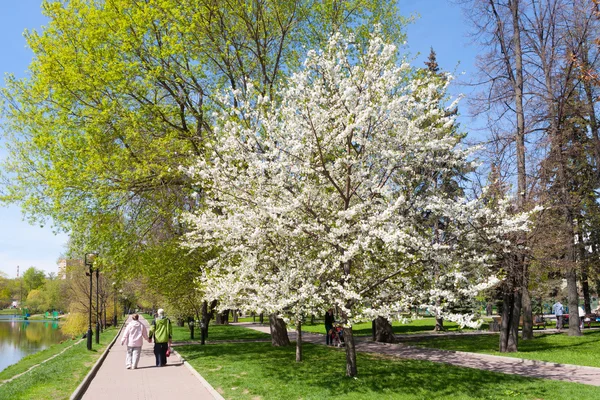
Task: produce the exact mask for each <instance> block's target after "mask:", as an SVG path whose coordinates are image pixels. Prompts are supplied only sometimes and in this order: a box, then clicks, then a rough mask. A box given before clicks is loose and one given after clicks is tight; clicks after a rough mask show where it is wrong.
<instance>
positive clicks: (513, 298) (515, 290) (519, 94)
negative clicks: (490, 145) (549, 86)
mask: <svg viewBox="0 0 600 400" xmlns="http://www.w3.org/2000/svg"><path fill="white" fill-rule="evenodd" d="M489 4H490V6H491V11H492V13H493V14H494V18H495V20H496V33H495V36H496V40H497V42H498V44H499V45H500V48H501V52H502V62H503V63H504V64H505V68H506V76H507V77H508V79H509V81H510V82H511V84H512V89H513V92H512V94H513V95H514V101H515V116H516V132H515V144H516V156H517V212H522V211H523V209H524V206H525V201H526V198H527V193H526V190H527V181H526V177H527V175H526V169H525V113H524V109H523V49H522V47H521V24H520V7H519V6H520V0H509V1H508V7H509V8H510V14H511V20H510V22H511V23H512V38H511V39H510V42H512V47H510V45H509V41H508V40H507V37H506V34H505V32H506V30H505V28H504V25H505V21H504V20H503V18H502V16H501V15H500V14H499V13H498V10H497V9H496V6H497V1H496V0H489ZM509 47H510V50H512V51H510V50H509ZM511 53H512V58H511ZM513 61H514V64H513ZM519 240H520V241H522V240H525V237H524V235H523V236H522V237H520V238H519ZM514 261H515V265H513V266H512V268H510V269H509V270H508V274H507V275H508V276H507V278H506V279H507V281H509V282H510V283H509V289H510V290H511V292H512V293H505V295H504V298H505V301H506V300H508V303H505V304H504V308H503V315H502V327H501V329H500V332H501V333H500V351H501V352H513V351H517V344H518V332H519V316H520V314H521V296H522V295H521V293H522V290H523V289H524V287H522V286H518V287H517V286H512V285H513V284H520V285H523V283H524V281H526V280H524V279H522V277H523V274H524V273H525V271H526V269H525V265H524V264H523V261H524V258H523V257H517V258H516V260H514ZM515 314H516V315H515ZM515 321H516V322H515Z"/></svg>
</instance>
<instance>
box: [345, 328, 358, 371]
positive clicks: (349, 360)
mask: <svg viewBox="0 0 600 400" xmlns="http://www.w3.org/2000/svg"><path fill="white" fill-rule="evenodd" d="M344 341H345V343H346V376H348V377H355V376H357V375H358V369H357V368H356V347H355V345H354V335H353V334H352V328H350V327H348V328H344Z"/></svg>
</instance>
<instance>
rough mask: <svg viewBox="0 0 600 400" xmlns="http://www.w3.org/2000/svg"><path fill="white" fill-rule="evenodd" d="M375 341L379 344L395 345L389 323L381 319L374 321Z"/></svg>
mask: <svg viewBox="0 0 600 400" xmlns="http://www.w3.org/2000/svg"><path fill="white" fill-rule="evenodd" d="M375 328H376V329H375V341H376V342H380V343H396V342H397V340H396V336H394V330H393V329H392V325H391V324H390V322H389V321H388V320H387V319H385V318H383V317H377V319H375Z"/></svg>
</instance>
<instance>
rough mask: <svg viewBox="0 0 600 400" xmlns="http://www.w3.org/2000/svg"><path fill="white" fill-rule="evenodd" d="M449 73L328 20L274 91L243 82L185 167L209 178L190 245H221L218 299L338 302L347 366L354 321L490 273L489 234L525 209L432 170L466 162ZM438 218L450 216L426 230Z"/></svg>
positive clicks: (464, 289)
mask: <svg viewBox="0 0 600 400" xmlns="http://www.w3.org/2000/svg"><path fill="white" fill-rule="evenodd" d="M447 83H448V81H447V80H440V79H439V77H438V78H435V79H434V78H433V77H431V76H428V75H415V74H413V71H412V69H411V68H410V66H409V65H408V64H406V63H402V64H401V65H398V62H397V49H396V48H395V47H394V46H392V45H387V44H385V43H383V41H382V39H381V38H380V37H379V36H378V35H377V34H373V35H372V36H371V38H370V40H369V42H368V43H366V44H361V43H356V42H354V41H353V38H352V37H350V38H345V37H343V36H342V35H340V34H336V35H333V36H332V37H331V39H330V41H329V43H328V45H327V47H326V49H324V50H323V51H313V52H310V53H309V56H308V58H307V60H306V62H305V64H304V68H303V70H302V71H300V72H298V73H296V74H295V75H293V76H292V77H291V78H290V80H289V83H288V85H287V88H286V89H285V90H284V91H283V92H282V93H281V102H280V103H278V104H277V105H273V104H269V103H267V102H265V101H264V100H263V99H262V98H260V97H259V96H256V97H254V98H248V97H246V98H238V99H237V100H238V101H237V104H238V107H237V108H235V109H233V110H228V111H227V112H224V113H223V115H221V116H220V121H221V125H220V129H219V131H218V135H217V136H216V137H215V141H214V151H213V154H212V157H211V158H210V159H208V160H200V161H199V162H198V164H197V166H196V167H194V168H192V169H191V170H190V171H189V172H190V174H192V175H194V176H196V178H197V179H198V180H201V181H202V182H203V185H204V186H205V187H207V186H206V185H207V183H208V190H207V192H206V193H205V195H204V196H203V198H202V199H203V201H206V202H207V204H206V205H207V207H206V208H205V211H203V212H201V213H199V214H196V215H189V216H188V220H189V223H190V226H191V227H192V231H191V232H190V234H189V235H188V236H187V239H186V245H187V246H189V247H191V248H195V247H202V246H208V245H217V246H219V247H220V250H221V251H220V256H219V258H217V259H215V260H214V261H213V263H212V265H211V268H210V269H208V270H207V271H206V273H205V276H204V282H203V285H204V287H206V288H208V289H207V290H208V291H209V292H210V293H211V294H212V296H214V297H216V298H219V299H220V301H222V302H223V304H225V305H227V306H229V305H232V306H236V307H247V308H252V309H255V310H256V309H260V310H264V311H266V312H277V313H280V314H286V315H287V316H288V317H290V318H292V319H294V320H296V321H298V320H300V319H301V318H302V315H305V314H307V313H311V312H315V310H323V309H324V308H326V307H328V306H329V305H335V306H337V307H338V309H339V310H341V313H342V316H343V318H344V320H345V322H346V361H347V365H346V373H347V375H348V376H356V374H357V367H356V354H355V347H354V339H353V336H352V328H351V327H352V322H353V321H356V320H361V319H364V318H375V317H377V316H382V317H385V318H387V319H393V318H394V317H397V316H399V313H400V312H402V311H405V310H407V309H408V308H409V307H411V306H413V305H419V304H423V303H428V302H427V299H428V298H429V297H431V298H435V296H439V295H442V296H445V298H446V299H450V300H449V301H451V299H452V296H451V290H450V288H456V290H460V291H461V293H462V294H465V293H468V294H471V295H472V294H474V293H476V291H477V289H478V288H480V287H483V286H485V285H486V284H489V273H488V271H487V267H488V264H489V262H490V261H491V260H492V258H493V257H492V256H493V255H492V252H491V251H490V244H492V243H493V244H495V245H498V246H499V248H502V247H503V246H508V245H509V243H505V242H503V238H504V237H505V236H504V235H505V234H506V233H508V232H512V231H515V230H518V229H525V227H526V218H525V217H523V216H521V217H519V218H515V219H513V220H508V219H506V218H504V211H506V208H507V207H504V208H501V207H499V209H501V211H500V212H496V214H492V213H491V212H490V211H489V210H488V209H487V208H486V207H485V206H484V204H483V203H482V202H481V201H478V200H472V201H467V200H465V199H462V198H455V197H456V196H454V197H453V196H449V195H448V192H447V191H445V190H443V189H442V188H440V186H439V185H438V184H436V182H438V180H439V179H440V177H443V176H444V175H448V174H452V173H454V172H453V171H461V170H462V171H464V170H467V169H468V168H467V167H468V166H469V161H468V160H467V157H468V156H469V151H468V150H467V149H464V148H461V147H460V143H459V142H460V137H459V136H458V135H456V134H454V133H453V130H452V129H450V127H452V126H453V125H454V116H453V115H451V113H447V112H446V111H445V110H444V109H442V108H441V107H440V101H439V99H440V95H439V93H440V91H441V92H443V91H444V89H445V86H446V85H447ZM234 95H237V94H234ZM451 107H452V106H451ZM433 218H435V219H437V220H439V219H443V220H444V221H446V223H445V226H444V227H441V228H440V227H438V229H436V232H435V233H434V232H433V229H432V224H431V221H432V220H433ZM436 235H437V238H435V240H434V236H436ZM442 281H443V285H439V284H438V283H439V282H442ZM442 290H443V292H441V291H442ZM465 323H466V322H465Z"/></svg>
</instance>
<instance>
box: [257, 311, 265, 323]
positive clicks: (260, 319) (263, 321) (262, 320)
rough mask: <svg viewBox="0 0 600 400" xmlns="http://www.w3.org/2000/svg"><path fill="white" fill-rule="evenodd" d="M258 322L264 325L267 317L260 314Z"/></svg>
mask: <svg viewBox="0 0 600 400" xmlns="http://www.w3.org/2000/svg"><path fill="white" fill-rule="evenodd" d="M258 322H259V323H260V324H261V325H262V324H264V323H265V316H264V314H263V313H260V315H259V316H258Z"/></svg>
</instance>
